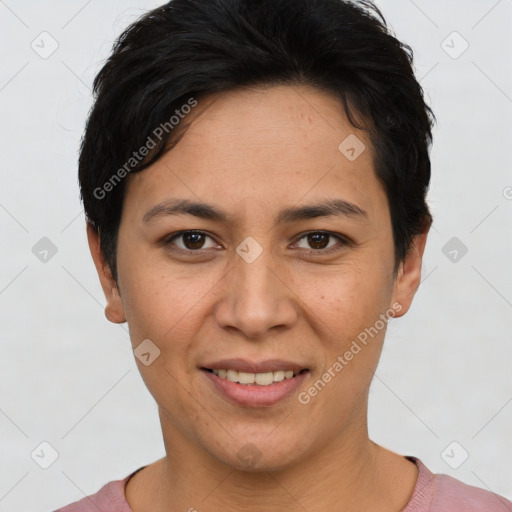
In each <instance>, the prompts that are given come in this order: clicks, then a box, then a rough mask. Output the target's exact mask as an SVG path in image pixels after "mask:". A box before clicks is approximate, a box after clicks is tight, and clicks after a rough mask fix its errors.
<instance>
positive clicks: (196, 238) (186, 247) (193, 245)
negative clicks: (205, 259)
mask: <svg viewBox="0 0 512 512" xmlns="http://www.w3.org/2000/svg"><path fill="white" fill-rule="evenodd" d="M207 239H210V240H212V241H213V239H212V238H211V237H210V236H208V235H207V234H206V233H203V232H202V231H182V232H181V233H177V234H175V235H173V236H172V237H171V238H169V239H168V240H167V242H166V245H168V246H173V245H175V246H176V249H175V250H177V251H181V252H194V251H199V250H201V249H208V248H211V247H215V246H216V245H215V244H214V243H213V244H212V245H210V247H205V243H206V240H207ZM177 242H181V244H180V243H177Z"/></svg>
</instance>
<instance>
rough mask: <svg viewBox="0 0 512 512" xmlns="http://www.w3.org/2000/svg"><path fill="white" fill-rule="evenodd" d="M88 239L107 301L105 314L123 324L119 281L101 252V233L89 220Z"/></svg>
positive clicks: (124, 318) (109, 318) (112, 320)
mask: <svg viewBox="0 0 512 512" xmlns="http://www.w3.org/2000/svg"><path fill="white" fill-rule="evenodd" d="M87 240H88V242H89V249H90V251H91V256H92V259H93V261H94V265H95V267H96V272H97V273H98V277H99V279H100V283H101V287H102V289H103V293H104V295H105V299H106V301H107V304H106V306H105V316H106V317H107V319H108V320H109V321H110V322H112V323H116V324H121V323H123V322H126V316H125V313H124V307H123V301H122V299H121V296H120V294H119V289H118V287H117V283H116V281H115V279H114V277H113V275H112V271H111V269H110V267H109V265H108V264H107V262H106V261H105V259H104V258H103V254H102V252H101V247H100V237H99V234H98V232H97V231H96V230H95V229H94V227H93V226H92V224H91V223H89V222H88V223H87Z"/></svg>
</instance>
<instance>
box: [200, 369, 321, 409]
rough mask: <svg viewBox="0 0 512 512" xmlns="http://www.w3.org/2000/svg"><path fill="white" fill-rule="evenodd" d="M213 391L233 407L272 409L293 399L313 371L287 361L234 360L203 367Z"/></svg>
mask: <svg viewBox="0 0 512 512" xmlns="http://www.w3.org/2000/svg"><path fill="white" fill-rule="evenodd" d="M200 370H201V371H202V373H203V375H204V376H205V377H206V378H207V379H208V381H209V383H210V390H213V392H214V393H215V394H216V395H217V396H219V397H221V398H222V399H225V400H227V401H228V402H230V403H231V404H236V405H238V406H243V407H269V406H271V405H275V404H277V403H279V402H282V401H284V400H285V399H286V398H288V397H290V395H292V394H293V393H294V391H295V392H296V391H297V390H298V388H300V387H301V386H302V384H303V382H304V381H305V379H307V378H308V377H309V376H310V375H311V370H310V369H309V368H305V367H303V366H301V365H297V364H293V363H288V362H284V361H277V360H274V361H265V362H263V363H249V362H246V361H243V360H239V359H236V360H235V359H231V360H225V361H220V362H218V363H211V364H208V365H206V366H203V367H200Z"/></svg>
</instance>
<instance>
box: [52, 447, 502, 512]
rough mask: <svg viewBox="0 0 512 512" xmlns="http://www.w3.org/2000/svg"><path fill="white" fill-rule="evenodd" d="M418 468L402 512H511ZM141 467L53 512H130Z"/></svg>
mask: <svg viewBox="0 0 512 512" xmlns="http://www.w3.org/2000/svg"><path fill="white" fill-rule="evenodd" d="M406 458H407V459H409V460H411V461H412V462H414V463H415V464H416V466H417V467H418V472H419V474H418V480H417V482H416V485H415V487H414V492H413V494H412V496H411V499H410V500H409V503H407V505H406V507H405V508H404V509H403V511H402V512H512V502H510V501H508V500H507V499H505V498H503V497H502V496H498V495H497V494H494V493H492V492H490V491H486V490H484V489H479V488H478V487H473V486H471V485H467V484H464V483H462V482H461V481H459V480H456V479H455V478H452V477H451V476H448V475H442V474H434V473H432V472H431V471H430V470H429V469H428V468H427V467H426V466H425V465H424V464H423V463H422V462H421V461H420V460H419V459H417V458H416V457H412V456H407V457H406ZM144 467H145V466H143V467H141V468H139V469H137V470H136V471H134V472H133V473H131V474H130V475H128V476H127V477H126V478H124V479H123V480H115V481H113V482H109V483H108V484H105V485H104V486H103V487H102V488H101V489H100V490H99V491H98V493H96V494H94V495H93V496H89V497H86V498H83V499H82V500H80V501H77V502H75V503H71V504H70V505H67V506H66V507H64V508H60V509H59V510H56V511H55V512H98V510H101V511H103V512H133V511H132V509H131V508H130V505H128V502H127V501H126V498H125V494H124V488H125V485H126V482H128V480H129V479H130V478H131V477H132V476H133V475H134V474H135V473H137V471H140V470H141V469H143V468H144Z"/></svg>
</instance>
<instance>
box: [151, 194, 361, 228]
mask: <svg viewBox="0 0 512 512" xmlns="http://www.w3.org/2000/svg"><path fill="white" fill-rule="evenodd" d="M171 215H194V216H195V217H199V218H201V219H208V220H213V221H218V222H224V223H229V222H231V221H232V220H233V216H232V215H231V214H229V213H227V212H225V211H223V210H220V209H218V208H216V207H215V206H213V205H211V204H208V203H203V202H194V201H189V200H188V199H176V200H171V201H164V202H162V203H159V204H157V205H155V206H153V207H152V208H150V209H149V210H148V211H147V212H146V213H145V214H144V217H143V218H142V220H143V221H144V222H145V223H148V222H150V221H151V220H153V219H155V218H158V217H166V216H171ZM333 216H335V217H349V218H350V217H351V218H355V219H358V218H359V219H364V220H367V219H368V213H367V212H366V211H365V210H363V209H362V208H360V207H359V206H357V205H356V204H354V203H350V202H349V201H345V200H343V199H327V200H324V201H321V202H320V203H316V204H311V205H306V206H292V207H288V208H284V209H283V210H281V211H280V212H279V214H278V215H277V218H276V224H279V223H290V222H296V221H299V220H306V219H313V218H316V217H333Z"/></svg>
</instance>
